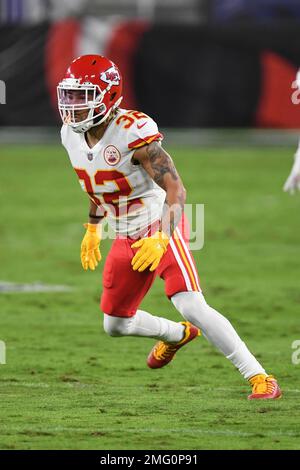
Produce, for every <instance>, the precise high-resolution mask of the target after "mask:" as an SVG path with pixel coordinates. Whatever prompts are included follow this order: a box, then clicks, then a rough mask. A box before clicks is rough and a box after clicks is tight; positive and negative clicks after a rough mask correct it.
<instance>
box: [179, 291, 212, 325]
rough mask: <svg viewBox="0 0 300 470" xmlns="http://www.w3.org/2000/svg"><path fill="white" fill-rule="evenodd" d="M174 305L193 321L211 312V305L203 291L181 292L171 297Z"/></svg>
mask: <svg viewBox="0 0 300 470" xmlns="http://www.w3.org/2000/svg"><path fill="white" fill-rule="evenodd" d="M171 300H172V303H173V305H174V307H175V308H176V309H177V310H178V311H179V312H180V313H181V315H182V316H183V317H184V318H185V319H186V320H188V321H190V322H191V323H193V324H195V319H199V317H204V316H205V315H206V314H209V311H210V307H209V305H208V304H207V303H206V300H205V298H204V296H203V294H202V292H179V293H178V294H175V295H173V297H172V298H171Z"/></svg>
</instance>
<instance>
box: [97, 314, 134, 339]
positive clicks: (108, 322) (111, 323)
mask: <svg viewBox="0 0 300 470" xmlns="http://www.w3.org/2000/svg"><path fill="white" fill-rule="evenodd" d="M131 321H132V319H131V318H122V317H114V316H112V315H106V314H104V319H103V328H104V331H105V333H107V334H108V335H109V336H113V337H118V336H126V335H128V333H129V329H130V324H131Z"/></svg>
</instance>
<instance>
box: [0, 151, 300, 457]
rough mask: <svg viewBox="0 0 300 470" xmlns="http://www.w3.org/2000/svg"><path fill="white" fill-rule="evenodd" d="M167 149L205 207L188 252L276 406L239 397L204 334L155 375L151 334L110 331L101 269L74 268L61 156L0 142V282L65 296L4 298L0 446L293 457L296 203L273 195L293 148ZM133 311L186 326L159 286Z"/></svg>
mask: <svg viewBox="0 0 300 470" xmlns="http://www.w3.org/2000/svg"><path fill="white" fill-rule="evenodd" d="M169 151H170V152H171V153H172V155H173V156H174V160H175V162H176V165H177V167H178V169H179V171H180V172H181V174H182V177H183V180H184V183H185V186H186V188H187V190H188V202H195V203H196V202H198V203H204V204H205V245H204V248H203V249H202V250H201V251H199V252H195V253H194V256H195V258H196V261H197V264H198V268H199V272H200V278H201V284H202V288H203V291H204V294H205V296H206V299H207V301H208V302H209V303H210V304H211V305H212V306H214V307H215V308H217V309H218V310H220V311H221V312H222V313H224V314H225V315H226V316H227V317H228V318H229V319H230V321H232V323H233V324H234V326H235V327H236V329H237V330H238V332H239V333H240V335H241V336H242V338H243V339H244V340H245V341H246V342H247V344H248V346H249V347H250V349H251V350H252V351H253V352H254V353H255V354H256V356H257V357H258V358H259V359H260V360H261V361H262V363H263V364H264V366H265V367H266V369H267V370H268V371H269V372H272V373H273V374H275V375H276V376H277V377H278V379H279V380H280V384H281V386H282V389H283V392H284V396H283V398H282V399H281V400H277V401H271V402H269V401H267V402H266V401H264V402H249V401H247V394H248V393H249V391H250V389H249V387H248V384H247V383H245V381H244V380H243V379H242V378H241V376H240V375H239V373H238V372H237V371H235V370H234V368H233V367H232V365H231V364H230V363H229V362H228V361H227V360H226V359H225V358H223V356H221V355H220V354H219V353H218V352H217V351H216V350H215V349H214V348H213V347H212V346H211V345H210V344H208V343H207V342H206V340H205V339H204V338H199V340H197V341H194V342H193V343H191V345H189V347H187V348H185V349H183V350H182V351H180V353H178V356H177V358H176V360H175V361H174V362H172V363H171V364H170V365H169V366H168V367H166V368H164V369H162V370H158V371H153V370H149V369H147V367H146V364H145V361H146V357H147V355H148V352H149V350H150V349H151V347H152V345H153V343H154V341H153V340H149V339H143V338H141V339H138V338H121V339H117V338H110V337H108V336H106V335H105V334H104V332H103V328H102V318H101V317H102V315H101V313H100V311H99V307H98V303H99V297H100V293H101V270H102V266H103V264H102V266H99V267H98V269H97V271H95V272H84V271H83V270H82V268H81V265H80V260H79V247H80V243H81V238H82V236H83V234H84V229H83V227H82V223H83V222H85V221H86V216H87V210H88V201H87V199H86V197H85V195H84V194H83V193H82V191H81V190H80V187H79V184H78V182H77V178H76V175H75V173H74V172H73V170H72V168H71V166H70V164H69V160H68V158H67V156H66V154H65V152H64V150H63V149H62V148H61V147H57V146H54V145H53V146H25V147H21V146H5V147H4V146H2V147H0V154H1V157H0V161H1V187H0V192H1V219H0V243H1V245H0V246H1V250H0V266H1V274H0V280H1V281H10V282H18V283H32V282H36V281H40V282H43V283H47V284H63V285H68V286H71V287H73V291H71V292H61V293H51V292H50V293H0V318H1V322H0V340H3V341H5V343H6V347H7V364H6V365H0V375H1V380H0V390H1V406H0V423H1V424H0V448H1V449H131V450H132V449H157V450H159V449H179V450H183V449H299V447H300V403H299V398H300V383H299V382H300V364H299V365H293V364H292V361H291V355H292V352H293V350H292V348H291V344H292V342H293V341H294V340H297V339H300V324H299V306H300V285H299V250H300V218H299V215H300V212H299V208H300V196H295V197H291V196H289V195H287V194H284V193H283V192H282V189H281V188H282V185H283V182H284V180H285V178H286V176H287V174H288V172H289V170H290V166H291V163H292V154H293V151H294V149H291V148H285V149H275V148H268V149H260V148H257V149H254V148H251V149H246V148H241V149H238V148H235V149H220V148H215V149H213V148H210V149H200V148H199V149H186V150H182V149H181V150H180V149H175V148H174V149H172V148H170V149H169ZM108 249H109V244H108V243H105V244H103V246H102V252H103V254H104V255H105V254H106V253H107V251H108ZM142 306H143V308H144V309H145V310H147V311H149V312H152V313H154V314H156V315H162V316H167V317H168V318H172V319H174V320H176V321H180V320H181V317H180V316H179V314H178V313H177V312H176V311H175V309H174V308H173V306H172V305H171V303H170V302H169V301H168V300H167V299H166V298H165V297H164V291H163V284H162V282H161V281H160V280H157V281H156V282H155V285H154V287H153V289H152V290H151V292H150V293H149V294H148V296H147V297H146V298H145V299H144V302H143V304H142Z"/></svg>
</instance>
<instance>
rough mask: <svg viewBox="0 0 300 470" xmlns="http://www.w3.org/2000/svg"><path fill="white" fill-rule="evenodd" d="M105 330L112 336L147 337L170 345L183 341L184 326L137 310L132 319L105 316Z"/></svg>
mask: <svg viewBox="0 0 300 470" xmlns="http://www.w3.org/2000/svg"><path fill="white" fill-rule="evenodd" d="M103 327H104V330H105V332H106V333H107V334H109V335H110V336H146V337H149V338H156V339H160V340H162V341H167V342H170V343H177V342H178V341H181V340H182V338H183V334H184V326H183V325H182V324H181V323H176V322H174V321H171V320H167V319H166V318H162V317H155V316H154V315H151V314H150V313H147V312H144V311H143V310H137V312H136V314H135V315H134V316H133V317H130V318H124V317H114V316H112V315H106V314H104V322H103Z"/></svg>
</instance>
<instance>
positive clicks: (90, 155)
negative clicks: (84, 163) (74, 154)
mask: <svg viewBox="0 0 300 470" xmlns="http://www.w3.org/2000/svg"><path fill="white" fill-rule="evenodd" d="M87 157H88V160H89V161H90V162H91V161H92V160H93V158H94V155H93V154H92V152H89V153H88V154H87Z"/></svg>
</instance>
